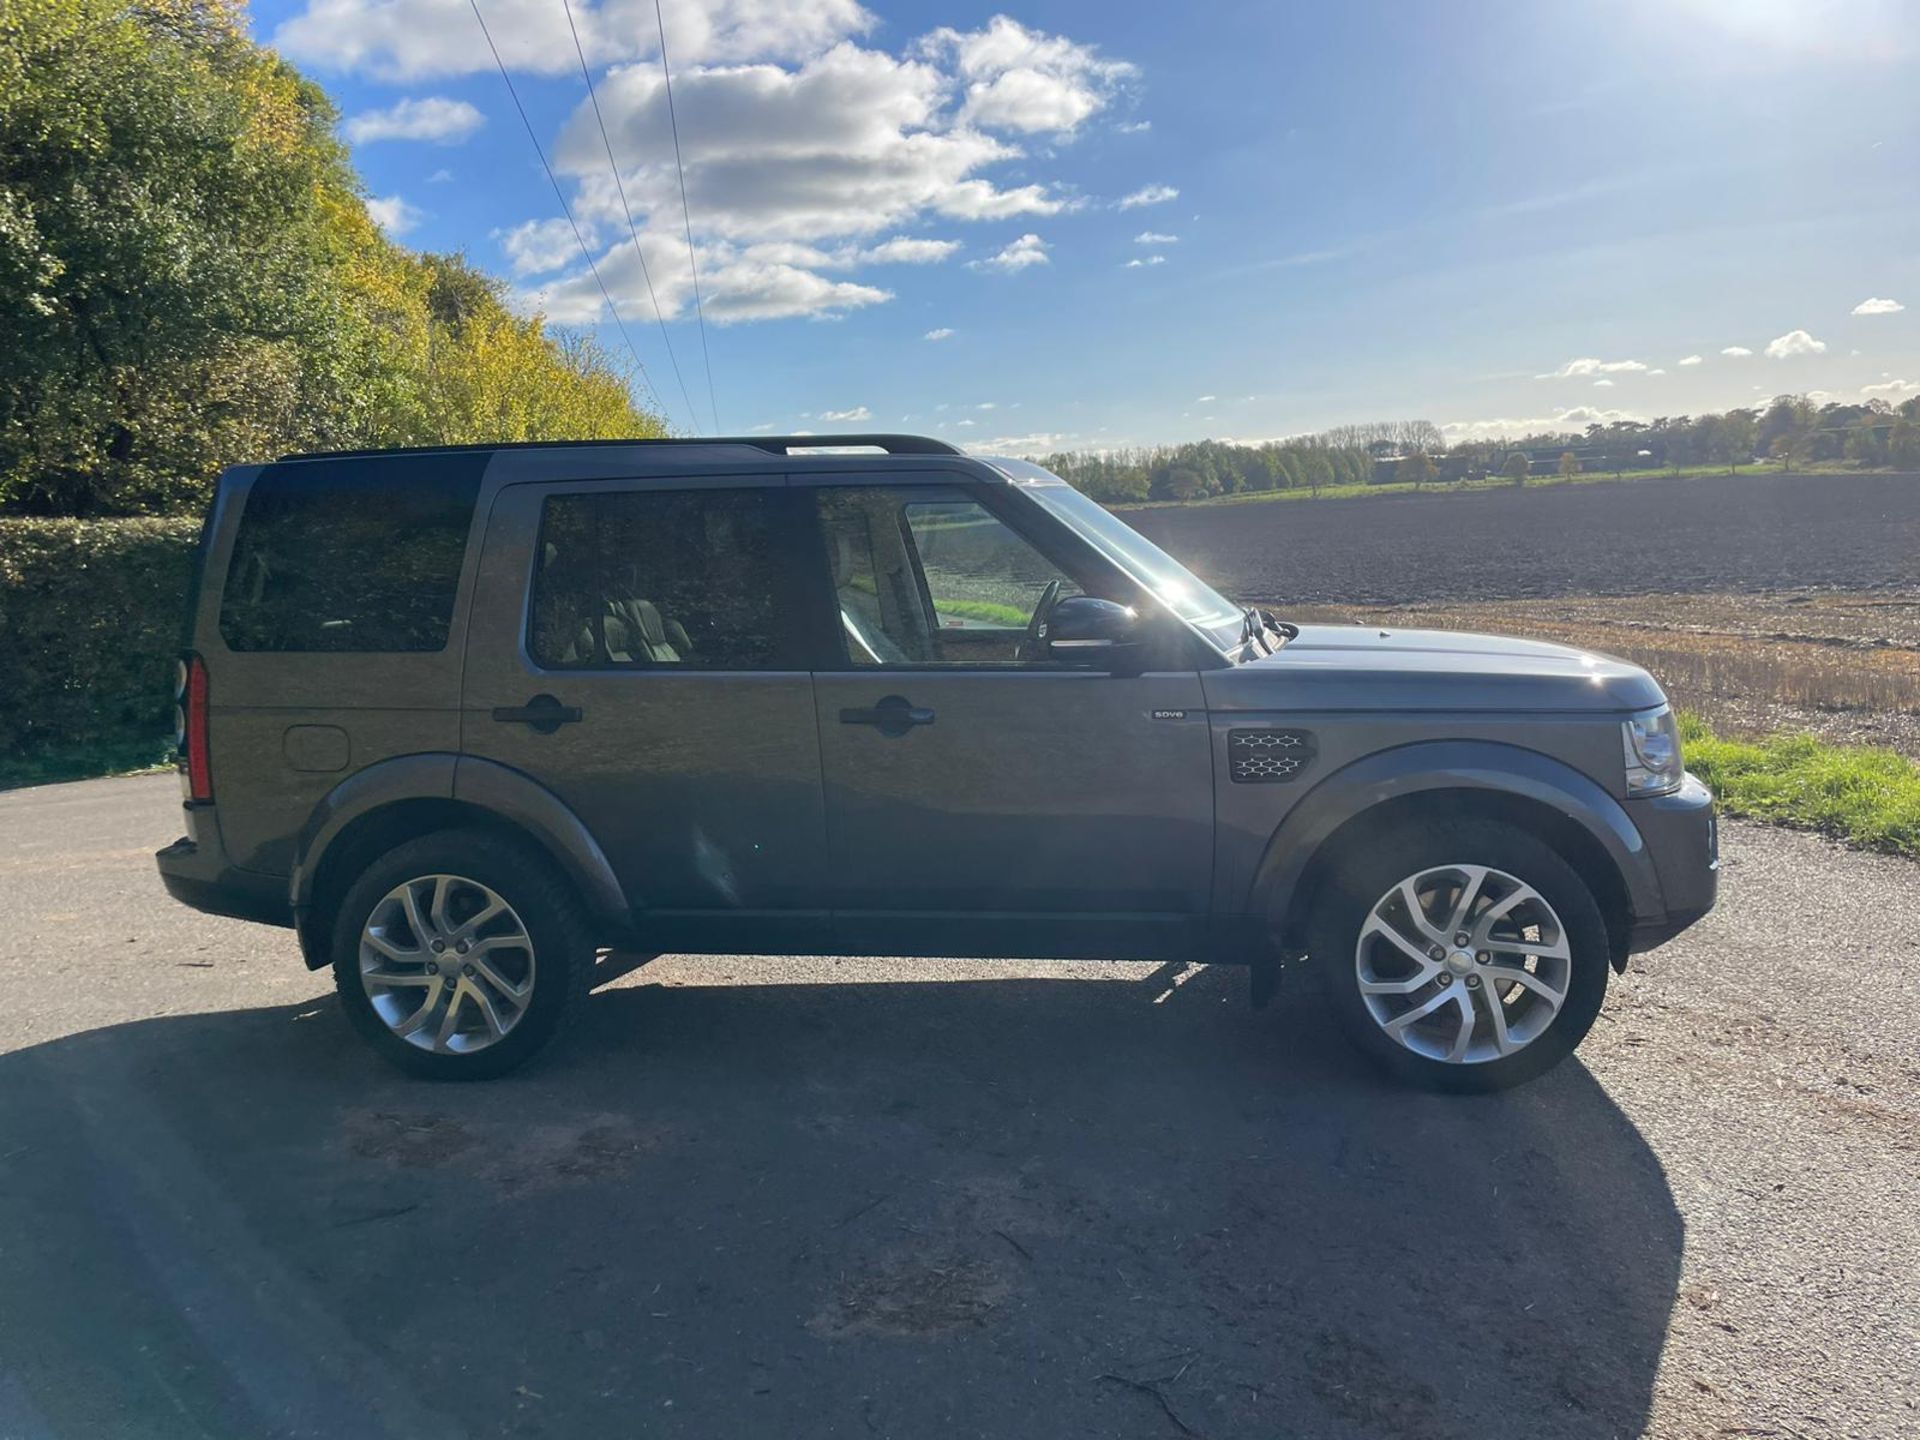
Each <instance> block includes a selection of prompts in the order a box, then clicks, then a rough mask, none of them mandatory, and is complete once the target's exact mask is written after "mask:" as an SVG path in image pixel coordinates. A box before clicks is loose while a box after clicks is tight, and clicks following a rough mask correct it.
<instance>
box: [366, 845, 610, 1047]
mask: <svg viewBox="0 0 1920 1440" xmlns="http://www.w3.org/2000/svg"><path fill="white" fill-rule="evenodd" d="M593 960H594V952H593V946H592V944H591V942H590V940H589V939H588V937H587V935H586V932H585V930H584V928H583V926H582V925H581V921H580V916H579V913H578V905H577V902H576V901H575V899H574V896H573V892H572V890H571V889H570V887H569V886H568V885H567V884H566V882H565V881H564V880H563V879H562V878H561V876H560V875H559V874H558V873H557V872H556V871H555V870H554V868H553V866H552V864H551V862H550V861H548V859H547V858H546V856H544V855H542V854H541V853H539V852H538V851H537V850H535V849H534V848H533V847H532V846H530V845H527V844H525V843H523V842H521V841H518V840H515V839H512V838H511V837H507V836H502V835H496V834H492V833H489V832H486V831H477V830H444V831H440V832H437V833H435V834H431V835H425V836H422V837H420V838H419V839H416V840H410V841H408V842H407V843H406V844H404V845H401V846H399V847H398V848H396V849H394V850H393V851H392V852H390V853H389V854H387V855H384V856H382V857H381V858H380V859H378V860H376V861H375V862H374V863H373V864H372V865H370V866H368V867H367V869H366V870H365V872H364V873H362V874H361V876H360V877H359V879H358V880H356V881H355V882H354V884H353V885H352V887H351V888H350V889H349V890H348V891H347V894H346V896H345V898H344V899H343V900H342V902H341V905H340V909H339V913H338V915H337V917H336V919H335V923H334V938H333V973H334V982H335V984H336V985H337V986H338V987H339V990H340V999H341V1003H342V1005H343V1006H344V1007H345V1008H346V1011H347V1015H348V1017H349V1018H350V1019H351V1020H352V1021H353V1023H354V1026H355V1028H357V1029H358V1030H359V1031H360V1033H361V1034H362V1035H364V1036H365V1037H366V1038H367V1040H368V1041H369V1042H371V1044H372V1045H373V1047H374V1049H376V1050H378V1051H379V1052H380V1053H381V1054H382V1055H383V1056H385V1057H386V1058H387V1059H388V1060H390V1061H391V1062H393V1063H394V1064H396V1065H398V1066H400V1067H401V1068H402V1069H404V1070H407V1071H409V1072H411V1073H413V1074H416V1075H425V1076H428V1077H431V1078H434V1079H445V1080H463V1079H474V1080H478V1079H486V1078H488V1077H491V1076H495V1075H500V1074H503V1073H505V1072H506V1071H508V1070H511V1069H513V1068H514V1067H515V1066H517V1065H519V1064H521V1063H523V1062H524V1061H525V1060H527V1059H528V1058H529V1057H530V1056H532V1055H533V1053H534V1052H535V1051H537V1050H539V1049H540V1048H541V1047H542V1046H544V1045H545V1044H546V1043H547V1042H548V1041H549V1040H551V1039H552V1038H553V1036H554V1034H555V1033H556V1032H557V1031H558V1030H559V1029H560V1027H561V1025H562V1023H563V1022H564V1021H565V1020H566V1019H567V1018H568V1017H569V1016H570V1014H571V1013H572V1012H573V1011H574V1010H576V1009H577V1008H578V1006H579V1003H580V1000H581V998H582V996H584V994H585V992H586V989H587V987H588V986H589V985H590V984H591V983H592V975H593Z"/></svg>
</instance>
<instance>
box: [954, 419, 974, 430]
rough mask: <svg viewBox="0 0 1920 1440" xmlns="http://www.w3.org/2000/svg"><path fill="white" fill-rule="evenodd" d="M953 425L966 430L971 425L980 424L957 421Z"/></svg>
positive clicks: (969, 421) (970, 421)
mask: <svg viewBox="0 0 1920 1440" xmlns="http://www.w3.org/2000/svg"><path fill="white" fill-rule="evenodd" d="M953 423H954V425H955V426H956V427H959V428H965V427H966V426H969V425H978V424H979V423H980V422H979V421H978V420H956V421H954V422H953Z"/></svg>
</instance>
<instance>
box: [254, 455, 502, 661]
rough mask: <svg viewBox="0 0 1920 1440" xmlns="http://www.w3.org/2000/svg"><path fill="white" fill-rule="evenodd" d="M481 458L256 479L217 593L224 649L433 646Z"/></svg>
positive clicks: (449, 608) (339, 466)
mask: <svg viewBox="0 0 1920 1440" xmlns="http://www.w3.org/2000/svg"><path fill="white" fill-rule="evenodd" d="M486 459H487V457H486V456H485V455H480V456H458V457H451V458H442V457H433V458H430V459H408V458H400V457H393V458H386V459H368V460H352V461H346V460H343V461H337V462H324V461H322V462H308V463H304V464H300V465H288V466H277V467H275V468H273V469H270V470H267V471H265V472H264V473H262V474H261V475H260V477H259V478H258V479H257V480H255V481H254V484H253V488H252V490H251V491H250V492H249V493H248V495H247V502H246V510H245V511H244V512H243V513H242V515H241V517H240V528H239V531H238V533H237V534H236V535H235V537H234V545H233V558H232V560H231V561H229V562H228V565H227V579H226V585H225V587H224V588H223V589H222V591H221V596H220V634H221V637H222V638H223V639H224V640H225V641H226V642H227V647H228V648H229V649H231V650H293V651H419V650H440V649H443V648H445V646H446V643H447V627H448V625H449V624H450V623H451V621H452V619H453V601H454V595H455V592H456V591H458V589H459V588H460V564H461V561H462V559H463V558H464V557H465V554H466V548H467V530H468V527H469V526H470V525H471V523H472V521H473V502H474V496H475V494H476V493H477V492H478V490H479V487H480V471H481V469H482V468H483V467H484V465H485V463H486Z"/></svg>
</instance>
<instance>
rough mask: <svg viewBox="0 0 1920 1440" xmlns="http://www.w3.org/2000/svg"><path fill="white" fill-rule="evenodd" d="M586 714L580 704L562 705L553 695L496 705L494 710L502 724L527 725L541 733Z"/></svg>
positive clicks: (579, 718)
mask: <svg viewBox="0 0 1920 1440" xmlns="http://www.w3.org/2000/svg"><path fill="white" fill-rule="evenodd" d="M585 716H586V712H585V711H583V710H582V709H581V708H580V707H579V706H578V705H562V704H561V703H560V702H559V701H558V700H556V699H555V698H554V697H553V696H551V695H536V696H534V697H533V698H532V699H531V700H529V701H527V703H526V704H524V705H496V706H495V707H494V710H493V718H494V719H496V720H498V721H499V722H500V723H501V724H502V725H525V726H526V727H528V728H529V729H530V730H533V731H534V732H535V733H536V734H540V735H551V734H553V732H554V731H556V730H558V729H559V728H560V727H561V726H562V725H571V724H573V723H574V722H575V721H576V720H581V719H584V718H585Z"/></svg>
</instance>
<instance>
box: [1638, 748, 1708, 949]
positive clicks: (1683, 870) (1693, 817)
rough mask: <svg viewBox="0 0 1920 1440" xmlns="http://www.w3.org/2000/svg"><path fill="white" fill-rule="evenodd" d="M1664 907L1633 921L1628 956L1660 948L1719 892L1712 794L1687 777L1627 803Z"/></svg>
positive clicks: (1700, 912) (1683, 928)
mask: <svg viewBox="0 0 1920 1440" xmlns="http://www.w3.org/2000/svg"><path fill="white" fill-rule="evenodd" d="M1627 809H1628V811H1629V812H1630V813H1631V814H1632V816H1633V821H1634V824H1635V826H1636V827H1637V828H1638V829H1639V831H1640V837H1641V839H1642V840H1644V841H1645V842H1646V846H1647V858H1648V859H1649V860H1650V861H1651V862H1652V864H1653V871H1654V875H1655V878H1656V879H1657V880H1658V881H1659V884H1660V894H1661V897H1662V898H1663V900H1664V901H1665V909H1664V911H1663V912H1662V913H1660V914H1658V915H1638V916H1635V917H1634V922H1633V929H1632V932H1631V934H1630V935H1629V936H1628V940H1627V949H1628V951H1629V953H1632V954H1638V953H1640V952H1641V951H1643V950H1651V949H1653V948H1654V947H1655V946H1656V945H1664V944H1666V943H1667V941H1669V940H1671V939H1672V938H1673V937H1674V936H1676V935H1678V934H1679V933H1680V932H1681V931H1682V930H1685V929H1686V928H1687V927H1688V926H1689V925H1692V924H1693V923H1694V922H1695V921H1696V920H1698V919H1700V918H1701V917H1702V916H1703V915H1705V914H1706V913H1707V912H1708V911H1709V910H1711V909H1713V903H1714V900H1715V899H1716V898H1717V897H1718V895H1719V891H1720V822H1719V820H1718V818H1717V817H1716V816H1715V814H1714V810H1713V792H1712V791H1711V790H1709V789H1707V787H1706V786H1705V785H1703V784H1701V782H1700V781H1699V779H1698V778H1697V777H1695V776H1694V775H1692V774H1691V773H1689V774H1688V775H1687V777H1686V779H1685V780H1684V781H1683V782H1682V783H1681V786H1680V788H1679V789H1678V790H1676V791H1674V792H1673V794H1671V795H1657V796H1654V797H1652V798H1650V799H1645V800H1629V801H1628V802H1627Z"/></svg>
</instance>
